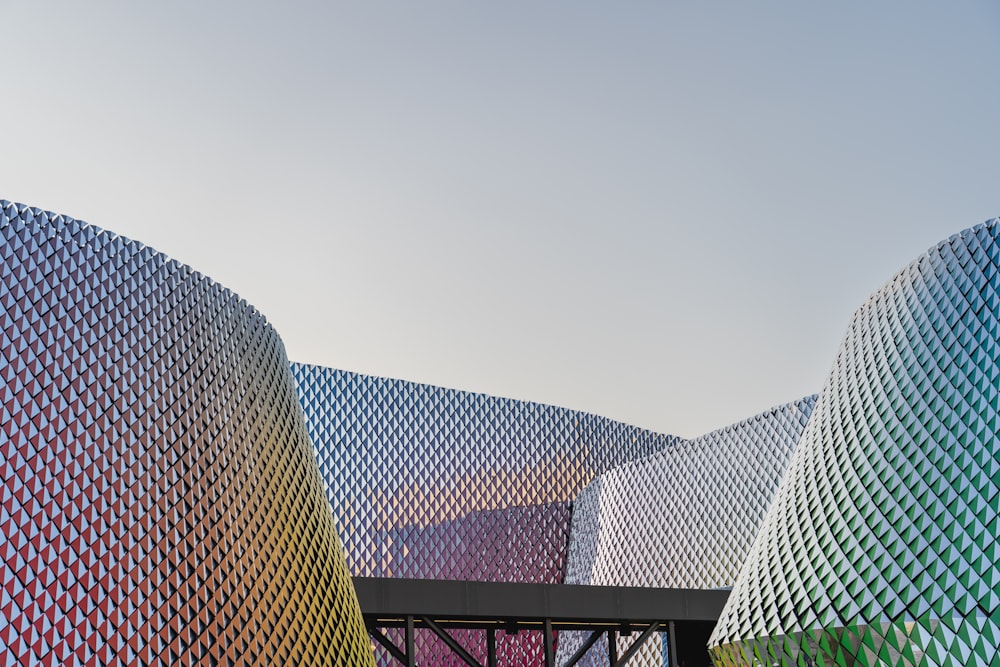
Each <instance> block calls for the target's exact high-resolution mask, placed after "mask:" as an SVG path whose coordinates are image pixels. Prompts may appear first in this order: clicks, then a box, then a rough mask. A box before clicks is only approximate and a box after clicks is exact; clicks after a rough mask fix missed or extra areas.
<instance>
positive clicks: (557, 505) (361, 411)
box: [292, 364, 676, 583]
mask: <svg viewBox="0 0 1000 667" xmlns="http://www.w3.org/2000/svg"><path fill="white" fill-rule="evenodd" d="M292 372H293V374H294V375H295V378H296V380H297V382H298V390H299V397H300V400H301V401H302V406H303V409H304V411H305V414H306V425H307V427H308V429H309V433H310V435H311V436H312V439H313V442H314V443H315V445H316V448H317V450H318V452H317V455H318V456H319V460H320V469H321V470H322V472H323V475H324V476H325V478H326V481H327V492H328V493H329V496H330V501H331V505H332V506H333V508H334V512H335V513H336V515H335V519H336V523H337V526H338V528H339V530H340V535H341V538H342V539H343V541H344V545H345V547H346V549H347V562H348V566H349V567H350V569H351V573H352V574H354V575H355V576H363V577H411V578H421V577H428V576H430V577H433V578H438V579H470V578H472V579H473V580H478V581H512V582H534V583H559V582H561V581H562V576H563V571H564V563H565V558H566V543H567V532H566V526H565V523H564V519H562V518H560V517H561V516H562V513H563V512H564V511H565V510H564V508H565V505H566V503H568V502H569V501H571V500H572V499H573V498H575V497H576V495H577V494H578V493H579V492H580V490H581V489H582V488H583V487H584V486H586V485H587V484H588V483H589V482H590V481H591V479H593V477H594V476H595V475H598V474H600V473H602V472H604V471H605V470H607V469H609V468H611V467H614V466H616V465H621V464H622V463H625V462H627V461H631V460H634V459H637V458H642V457H645V456H649V455H650V454H652V453H654V452H656V451H659V450H661V449H663V448H664V447H665V446H666V445H667V444H669V443H671V442H673V441H675V440H676V439H675V438H672V437H671V436H666V435H661V434H658V433H653V432H651V431H648V430H645V429H640V428H636V427H634V426H628V425H626V424H622V423H621V422H616V421H612V420H610V419H605V418H602V417H597V416H594V415H590V414H586V413H583V412H577V411H575V410H567V409H565V408H557V407H553V406H550V405H540V404H538V403H528V402H525V401H515V400H512V399H506V398H496V397H493V396H485V395H482V394H473V393H469V392H465V391H456V390H453V389H443V388H440V387H432V386H428V385H422V384H416V383H412V382H404V381H402V380H390V379H384V378H377V377H371V376H366V375H359V374H357V373H350V372H347V371H340V370H334V369H330V368H322V367H319V366H310V365H305V364H293V365H292ZM547 508H548V509H547ZM528 515H537V516H539V517H541V518H542V519H543V520H544V521H545V524H546V525H547V526H548V527H549V528H548V530H550V531H551V532H550V533H549V534H547V535H524V536H521V537H518V533H519V531H520V528H519V526H520V525H521V524H523V523H524V518H525V517H527V516H528ZM484 517H488V521H485V522H484ZM476 525H478V526H481V527H483V528H484V529H488V531H489V532H488V533H487V534H484V535H482V536H480V538H478V539H479V542H478V547H477V548H478V550H479V553H476V554H470V553H468V550H467V545H468V543H469V542H468V534H469V531H470V530H471V529H472V527H473V526H476ZM522 527H523V526H522ZM421 534H427V535H431V534H433V535H434V537H435V539H422V538H420V535H421ZM512 538H513V539H512ZM401 542H402V544H401ZM404 547H405V548H404ZM404 552H405V555H404ZM470 558H471V559H475V561H476V562H472V561H470Z"/></svg>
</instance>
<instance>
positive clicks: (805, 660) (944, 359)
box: [712, 220, 1000, 667]
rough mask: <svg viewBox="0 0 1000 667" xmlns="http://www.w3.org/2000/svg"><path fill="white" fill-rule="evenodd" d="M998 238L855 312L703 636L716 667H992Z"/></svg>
mask: <svg viewBox="0 0 1000 667" xmlns="http://www.w3.org/2000/svg"><path fill="white" fill-rule="evenodd" d="M998 236H1000V224H998V222H997V221H996V220H993V221H990V222H987V223H986V224H984V225H981V226H978V227H974V228H972V229H970V230H967V231H965V232H962V233H960V234H957V235H955V236H953V237H951V238H950V239H948V240H947V241H944V242H942V243H941V244H939V245H938V246H936V247H934V248H932V249H931V250H930V251H928V252H927V253H926V254H925V255H923V256H921V257H919V258H918V259H917V260H915V261H914V262H913V263H911V264H910V265H909V266H907V267H906V268H904V269H903V270H902V271H900V272H899V273H898V274H896V275H895V276H894V277H893V278H892V280H890V281H889V282H888V283H887V284H886V285H885V286H884V287H882V288H881V289H880V290H878V291H877V292H875V293H874V294H873V295H872V296H871V297H870V298H869V299H868V301H867V302H866V303H865V304H864V305H863V306H862V307H861V308H860V309H859V310H858V311H857V313H855V315H854V318H853V319H852V321H851V324H850V327H849V329H848V332H847V335H846V337H845V338H844V342H843V344H842V346H841V348H840V351H839V354H838V356H837V359H836V362H835V364H834V367H833V371H832V372H831V374H830V377H829V379H828V380H827V382H826V384H825V385H824V387H823V390H822V392H821V394H820V398H819V401H818V402H817V405H816V408H815V411H814V412H813V415H812V418H811V420H810V422H809V424H808V426H807V428H806V431H805V432H804V434H803V436H802V439H801V441H800V443H799V447H798V449H797V450H796V453H795V455H794V457H793V459H792V462H791V463H790V464H789V467H788V471H787V473H786V477H785V480H784V481H783V483H782V486H781V488H780V490H779V492H778V494H777V495H776V497H775V501H774V504H773V505H772V507H771V509H770V510H769V511H768V514H767V517H766V518H765V521H764V525H763V527H762V529H761V532H760V535H759V536H758V539H757V541H756V543H755V544H754V547H753V549H752V551H751V554H750V556H749V557H748V559H747V563H746V565H745V566H744V568H743V570H742V572H741V574H740V577H739V579H738V582H737V584H736V587H735V588H734V590H733V593H732V596H731V597H730V599H729V602H728V604H727V606H726V609H725V611H724V612H723V615H722V618H721V619H720V621H719V624H718V626H717V627H716V630H715V633H714V635H713V638H712V644H713V649H712V650H713V654H714V657H715V660H716V662H717V664H719V665H726V666H729V665H758V664H767V665H771V664H782V665H812V664H817V665H889V666H892V667H895V666H903V665H907V666H909V665H955V666H959V665H962V666H964V665H1000V566H998V563H1000V545H998V542H997V536H998V535H1000V520H998V512H1000V446H998V433H1000V415H998V408H1000V405H998V404H1000V391H998V387H1000V322H998V314H1000V270H998V265H1000V242H998Z"/></svg>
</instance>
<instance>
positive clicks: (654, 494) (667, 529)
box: [557, 396, 816, 665]
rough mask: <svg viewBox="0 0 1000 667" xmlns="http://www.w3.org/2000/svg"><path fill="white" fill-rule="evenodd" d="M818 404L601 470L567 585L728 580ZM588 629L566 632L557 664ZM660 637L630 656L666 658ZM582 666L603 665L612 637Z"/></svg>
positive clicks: (579, 511)
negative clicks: (604, 471) (580, 631)
mask: <svg viewBox="0 0 1000 667" xmlns="http://www.w3.org/2000/svg"><path fill="white" fill-rule="evenodd" d="M815 402H816V397H815V396H810V397H807V398H804V399H801V400H799V401H796V402H794V403H789V404H788V405H783V406H779V407H776V408H773V409H771V410H768V411H767V412H764V413H761V414H759V415H757V416H755V417H751V418H750V419H746V420H744V421H741V422H739V423H737V424H733V425H732V426H728V427H726V428H722V429H719V430H717V431H713V432H711V433H709V434H707V435H704V436H701V437H699V438H695V439H693V440H683V441H678V442H677V443H675V444H674V445H673V446H671V447H668V448H667V449H664V450H663V451H661V452H658V453H656V454H653V455H652V456H650V457H648V458H645V459H641V460H638V461H633V462H630V463H626V464H624V465H622V466H620V467H618V468H615V469H613V470H610V471H608V472H606V473H604V474H603V475H601V476H600V477H598V478H597V479H596V480H594V481H593V482H592V483H591V484H590V485H589V486H588V487H587V488H586V489H584V491H583V493H581V494H580V496H579V498H577V500H576V501H575V503H574V509H573V524H572V532H571V541H570V551H569V559H568V565H567V573H566V583H571V584H592V585H604V586H653V587H664V588H721V587H725V586H732V585H733V583H734V582H735V581H736V576H737V574H738V573H739V570H740V566H741V565H742V564H743V561H744V559H745V558H746V556H747V553H748V552H749V550H750V546H751V544H752V543H753V540H754V538H755V537H756V535H757V531H758V529H759V527H760V524H761V522H762V521H763V518H764V514H765V512H766V511H767V508H768V506H769V505H770V502H771V499H772V497H773V495H774V493H775V491H776V490H777V488H778V485H779V483H780V481H781V478H782V475H783V474H784V471H785V467H786V466H787V465H788V461H789V460H790V458H791V456H792V452H793V451H794V450H795V446H796V444H797V443H798V440H799V437H800V435H801V434H802V431H803V429H804V427H805V425H806V423H807V421H808V420H809V416H810V414H811V413H812V409H813V405H814V404H815ZM586 636H587V635H586V633H563V634H562V635H561V640H562V641H561V643H560V647H559V656H558V659H557V662H559V663H562V662H565V661H566V660H568V659H569V657H570V656H571V655H572V654H573V653H574V652H575V651H576V649H577V648H578V647H579V646H580V644H581V643H582V641H583V640H584V639H585V638H586ZM662 640H663V638H662V636H661V637H654V638H651V639H650V640H649V641H648V643H647V645H646V646H644V647H643V649H642V651H641V652H640V654H639V655H637V656H636V658H634V659H633V662H634V663H635V664H637V665H638V664H646V665H660V664H665V661H664V651H665V646H664V645H663V641H662ZM628 643H629V641H628V640H624V641H622V643H621V646H620V649H621V651H620V653H619V654H621V653H623V652H624V650H625V647H626V646H627V644H628ZM587 661H589V662H587ZM582 664H594V665H606V664H607V645H606V643H605V644H604V645H603V646H602V645H600V644H598V645H596V646H595V647H594V648H593V649H591V651H590V652H589V653H588V656H587V658H585V661H584V663H582Z"/></svg>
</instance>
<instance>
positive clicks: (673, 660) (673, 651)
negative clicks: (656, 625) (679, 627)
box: [667, 621, 677, 667]
mask: <svg viewBox="0 0 1000 667" xmlns="http://www.w3.org/2000/svg"><path fill="white" fill-rule="evenodd" d="M667 630H668V632H669V633H670V636H669V637H667V642H668V643H669V644H670V667H677V633H676V632H674V622H673V621H670V622H669V623H668V624H667Z"/></svg>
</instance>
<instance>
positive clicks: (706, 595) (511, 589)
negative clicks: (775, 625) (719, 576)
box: [354, 577, 729, 630]
mask: <svg viewBox="0 0 1000 667" xmlns="http://www.w3.org/2000/svg"><path fill="white" fill-rule="evenodd" d="M354 586H355V589H356V590H357V593H358V600H359V602H360V603H361V611H362V613H363V614H364V615H365V616H366V617H374V616H377V617H380V618H387V619H392V618H399V619H402V618H405V617H406V616H411V615H412V616H418V617H419V616H426V617H428V618H432V619H435V620H436V621H444V620H454V621H465V622H468V623H476V622H479V623H481V624H483V623H485V624H494V623H497V622H499V621H518V622H524V621H536V622H539V623H543V622H544V620H545V619H550V620H551V621H552V622H553V624H555V625H556V626H565V625H566V624H571V623H578V624H581V625H592V624H599V623H615V624H618V625H621V624H629V625H638V626H646V625H648V624H649V623H652V622H653V621H659V622H660V623H661V624H662V623H666V622H667V621H717V620H718V618H719V615H720V614H721V613H722V607H723V606H724V605H725V603H726V599H727V598H728V597H729V591H727V590H688V589H676V588H635V587H614V586H572V585H568V584H514V583H492V582H481V581H435V580H429V579H374V578H365V577H356V578H355V579H354ZM478 627H484V625H480V626H478ZM522 627H523V626H522ZM538 629H539V630H540V629H541V628H538ZM556 629H561V628H560V627H557V628H556Z"/></svg>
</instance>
